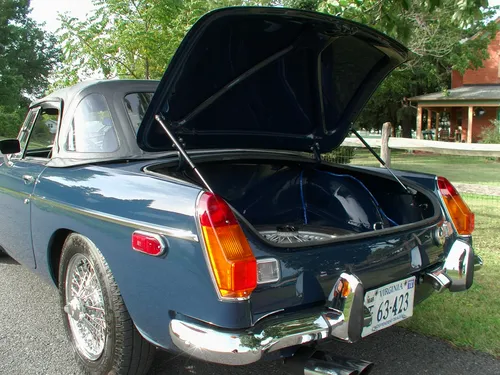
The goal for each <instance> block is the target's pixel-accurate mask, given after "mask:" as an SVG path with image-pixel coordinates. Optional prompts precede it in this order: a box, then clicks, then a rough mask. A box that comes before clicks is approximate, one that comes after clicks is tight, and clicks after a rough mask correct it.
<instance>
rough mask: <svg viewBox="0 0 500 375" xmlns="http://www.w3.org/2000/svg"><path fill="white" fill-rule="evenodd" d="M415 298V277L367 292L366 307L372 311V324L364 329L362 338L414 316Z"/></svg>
mask: <svg viewBox="0 0 500 375" xmlns="http://www.w3.org/2000/svg"><path fill="white" fill-rule="evenodd" d="M414 297H415V277H410V278H408V279H404V280H400V281H396V282H394V283H392V284H387V285H384V286H382V287H380V288H378V289H374V290H370V291H368V292H366V294H365V306H366V307H367V308H368V310H370V314H371V323H370V325H368V326H365V327H364V328H363V333H362V334H361V336H362V337H365V336H368V335H371V334H372V333H375V332H377V331H380V330H381V329H384V328H387V327H390V326H392V325H393V324H396V323H398V322H400V321H402V320H404V319H407V318H409V317H410V316H412V315H413V300H414ZM365 321H366V320H365Z"/></svg>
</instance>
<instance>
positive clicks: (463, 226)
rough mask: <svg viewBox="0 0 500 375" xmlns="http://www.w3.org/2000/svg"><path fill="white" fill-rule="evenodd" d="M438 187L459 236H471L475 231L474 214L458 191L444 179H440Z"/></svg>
mask: <svg viewBox="0 0 500 375" xmlns="http://www.w3.org/2000/svg"><path fill="white" fill-rule="evenodd" d="M437 182H438V187H439V192H440V193H441V196H442V197H443V201H444V203H445V205H446V208H447V209H448V212H449V214H450V216H451V219H452V220H453V224H454V225H455V228H456V229H457V232H458V234H461V235H470V234H472V232H473V231H474V213H473V212H472V211H471V210H470V208H469V206H467V203H465V202H464V200H463V199H462V197H461V196H460V194H458V191H457V190H456V189H455V187H454V186H453V185H452V184H451V182H450V181H448V180H447V179H446V178H444V177H438V180H437Z"/></svg>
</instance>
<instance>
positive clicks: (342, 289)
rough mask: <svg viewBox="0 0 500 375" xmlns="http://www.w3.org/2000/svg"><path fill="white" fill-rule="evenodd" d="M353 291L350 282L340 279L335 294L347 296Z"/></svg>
mask: <svg viewBox="0 0 500 375" xmlns="http://www.w3.org/2000/svg"><path fill="white" fill-rule="evenodd" d="M350 292H351V287H350V285H349V282H348V281H347V280H345V279H339V280H338V281H337V284H336V285H335V296H336V297H344V298H346V297H347V296H348V295H349V293H350Z"/></svg>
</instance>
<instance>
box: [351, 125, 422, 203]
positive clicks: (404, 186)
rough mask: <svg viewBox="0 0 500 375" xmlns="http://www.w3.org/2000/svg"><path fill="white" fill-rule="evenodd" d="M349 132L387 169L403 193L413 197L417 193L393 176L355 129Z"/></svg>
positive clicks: (390, 170)
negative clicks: (403, 190)
mask: <svg viewBox="0 0 500 375" xmlns="http://www.w3.org/2000/svg"><path fill="white" fill-rule="evenodd" d="M351 131H352V133H353V134H354V135H355V136H356V137H357V138H358V139H359V140H360V141H361V143H362V144H363V145H365V147H366V148H367V149H368V151H370V152H371V154H372V155H373V156H375V159H377V160H378V161H379V162H380V164H382V165H383V166H384V167H385V169H387V170H388V171H389V173H390V174H391V175H392V177H394V179H395V180H396V181H397V182H398V183H399V184H400V185H401V186H402V187H403V189H405V191H406V192H407V193H408V194H410V195H415V194H416V193H417V192H416V191H414V190H413V189H411V188H409V187H408V186H406V185H405V184H403V182H402V181H401V180H400V179H399V177H398V176H396V175H395V174H394V172H393V171H392V169H391V168H389V167H388V166H387V164H386V163H385V161H383V160H382V158H381V157H380V156H378V154H377V153H376V152H375V150H374V149H373V148H372V146H370V145H369V144H368V143H367V142H366V141H365V139H364V138H363V137H362V136H361V134H359V133H358V132H357V131H356V130H355V129H353V128H351Z"/></svg>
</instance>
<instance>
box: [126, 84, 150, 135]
mask: <svg viewBox="0 0 500 375" xmlns="http://www.w3.org/2000/svg"><path fill="white" fill-rule="evenodd" d="M152 98H153V93H152V92H133V93H131V94H128V95H126V96H125V98H124V100H125V107H126V108H127V113H128V116H129V118H130V121H132V126H133V127H134V131H135V132H136V133H137V130H138V129H139V125H141V122H142V119H143V117H144V114H145V113H146V110H147V109H148V106H149V103H151V99H152Z"/></svg>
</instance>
